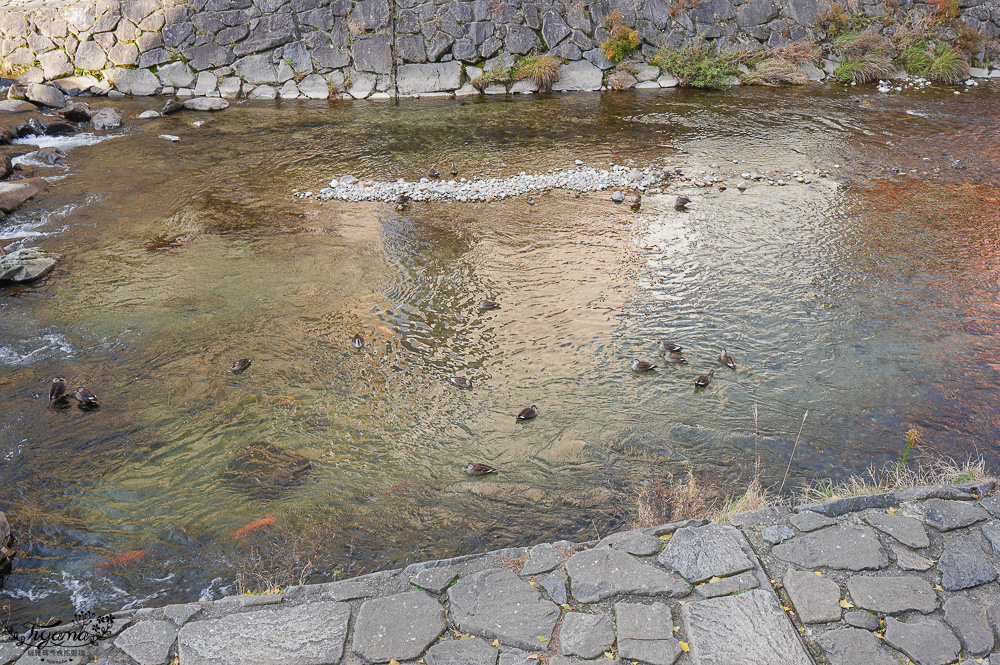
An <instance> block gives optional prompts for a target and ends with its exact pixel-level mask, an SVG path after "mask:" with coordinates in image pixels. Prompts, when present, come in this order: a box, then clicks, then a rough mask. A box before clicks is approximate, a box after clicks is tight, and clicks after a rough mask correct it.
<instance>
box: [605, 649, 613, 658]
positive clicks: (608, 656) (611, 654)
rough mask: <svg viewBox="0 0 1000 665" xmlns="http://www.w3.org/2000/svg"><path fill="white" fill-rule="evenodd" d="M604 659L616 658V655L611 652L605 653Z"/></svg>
mask: <svg viewBox="0 0 1000 665" xmlns="http://www.w3.org/2000/svg"><path fill="white" fill-rule="evenodd" d="M604 657H605V658H614V657H615V655H614V654H613V653H611V652H610V651H605V652H604Z"/></svg>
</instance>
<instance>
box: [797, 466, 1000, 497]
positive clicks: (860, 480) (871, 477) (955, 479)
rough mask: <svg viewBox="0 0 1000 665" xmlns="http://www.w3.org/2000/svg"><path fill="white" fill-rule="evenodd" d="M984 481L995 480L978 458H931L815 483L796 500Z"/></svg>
mask: <svg viewBox="0 0 1000 665" xmlns="http://www.w3.org/2000/svg"><path fill="white" fill-rule="evenodd" d="M984 480H994V481H995V480H996V477H994V476H992V475H990V474H989V473H988V472H987V470H986V462H985V460H983V458H982V457H977V458H972V457H970V458H967V459H966V460H964V461H962V462H957V461H955V460H953V459H951V458H947V457H945V458H934V459H930V460H927V461H923V462H918V463H916V464H913V465H910V464H903V463H900V462H894V463H891V464H887V465H886V466H884V467H882V468H881V469H879V468H876V467H875V466H871V467H869V468H868V472H867V473H866V474H865V475H854V476H851V477H850V478H847V479H846V480H843V481H840V482H837V483H833V482H830V481H820V482H816V483H813V484H812V485H810V486H807V487H805V488H803V490H802V491H801V493H799V495H798V497H797V498H798V499H799V501H801V502H803V503H811V502H814V501H827V500H829V499H842V498H845V497H852V496H867V495H869V494H881V493H883V492H899V491H901V490H905V489H910V488H912V487H922V486H926V485H956V484H961V483H969V482H978V481H984Z"/></svg>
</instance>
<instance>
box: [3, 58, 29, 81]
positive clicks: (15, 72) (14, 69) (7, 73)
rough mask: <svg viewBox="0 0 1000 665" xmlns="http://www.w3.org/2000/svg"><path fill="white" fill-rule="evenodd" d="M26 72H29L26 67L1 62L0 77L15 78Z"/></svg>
mask: <svg viewBox="0 0 1000 665" xmlns="http://www.w3.org/2000/svg"><path fill="white" fill-rule="evenodd" d="M26 71H28V68H27V67H26V66H24V65H15V64H13V63H10V62H7V61H6V60H0V76H2V77H3V78H14V77H15V76H20V75H21V74H23V73H24V72H26Z"/></svg>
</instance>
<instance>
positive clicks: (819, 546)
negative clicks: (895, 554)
mask: <svg viewBox="0 0 1000 665" xmlns="http://www.w3.org/2000/svg"><path fill="white" fill-rule="evenodd" d="M771 553H772V554H773V555H774V556H775V557H777V558H778V559H781V560H782V561H786V562H788V563H794V564H795V565H797V566H799V567H801V568H821V567H826V568H836V569H838V570H855V571H857V570H866V569H871V568H884V567H885V566H886V565H888V563H889V555H888V554H886V551H885V550H884V549H882V545H881V543H879V540H878V537H877V536H876V535H875V532H874V531H872V530H871V529H870V528H869V527H865V526H846V527H831V528H829V529H823V530H821V531H819V532H817V533H810V534H805V535H801V536H796V537H795V538H792V539H791V540H789V541H786V542H784V543H781V544H780V545H775V546H774V548H773V549H772V550H771Z"/></svg>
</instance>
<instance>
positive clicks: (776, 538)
mask: <svg viewBox="0 0 1000 665" xmlns="http://www.w3.org/2000/svg"><path fill="white" fill-rule="evenodd" d="M794 536H795V532H794V531H792V530H791V528H790V527H787V526H785V525H784V524H774V525H772V526H769V527H767V528H766V529H764V531H763V532H761V534H760V537H761V538H763V539H764V540H765V541H766V542H769V543H771V544H772V545H777V544H778V543H781V542H784V541H786V540H788V539H789V538H792V537H794Z"/></svg>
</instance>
